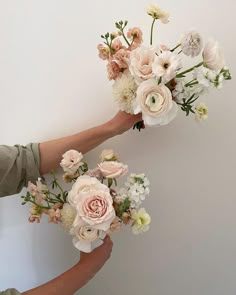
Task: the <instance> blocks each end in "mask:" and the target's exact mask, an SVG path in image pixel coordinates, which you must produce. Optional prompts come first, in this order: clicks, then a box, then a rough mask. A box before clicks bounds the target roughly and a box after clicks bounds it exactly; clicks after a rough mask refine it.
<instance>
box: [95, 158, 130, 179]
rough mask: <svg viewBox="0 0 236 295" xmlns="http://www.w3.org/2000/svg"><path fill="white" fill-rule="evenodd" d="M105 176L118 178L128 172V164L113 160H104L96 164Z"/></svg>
mask: <svg viewBox="0 0 236 295" xmlns="http://www.w3.org/2000/svg"><path fill="white" fill-rule="evenodd" d="M98 167H99V169H100V170H101V172H102V175H103V177H105V178H118V177H120V176H123V175H125V174H126V173H127V172H128V166H127V165H124V164H122V163H119V162H115V161H104V162H102V163H101V164H98Z"/></svg>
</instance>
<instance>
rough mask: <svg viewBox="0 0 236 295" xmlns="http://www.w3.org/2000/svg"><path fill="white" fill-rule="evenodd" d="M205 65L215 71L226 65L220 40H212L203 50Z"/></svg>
mask: <svg viewBox="0 0 236 295" xmlns="http://www.w3.org/2000/svg"><path fill="white" fill-rule="evenodd" d="M202 55H203V62H204V65H205V66H206V67H207V68H209V69H211V70H214V71H219V70H221V69H222V68H223V67H224V66H225V60H224V56H223V53H222V51H221V49H220V47H219V44H218V42H216V41H214V40H210V41H208V42H207V44H206V46H205V48H204V50H203V54H202Z"/></svg>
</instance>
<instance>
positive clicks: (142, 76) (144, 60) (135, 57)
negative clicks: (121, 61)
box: [129, 46, 155, 83]
mask: <svg viewBox="0 0 236 295" xmlns="http://www.w3.org/2000/svg"><path fill="white" fill-rule="evenodd" d="M154 59H155V51H154V50H153V49H152V48H146V47H143V46H141V47H138V48H136V49H135V50H133V51H131V53H130V65H129V70H130V72H131V74H132V75H133V76H134V78H135V80H136V81H138V82H140V83H141V82H142V81H144V80H148V79H150V78H152V77H154V73H153V70H152V64H153V62H154Z"/></svg>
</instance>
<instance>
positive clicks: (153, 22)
mask: <svg viewBox="0 0 236 295" xmlns="http://www.w3.org/2000/svg"><path fill="white" fill-rule="evenodd" d="M155 21H156V19H155V18H154V19H153V21H152V26H151V36H150V45H152V39H153V38H152V36H153V28H154V24H155Z"/></svg>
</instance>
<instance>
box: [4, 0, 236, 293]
mask: <svg viewBox="0 0 236 295" xmlns="http://www.w3.org/2000/svg"><path fill="white" fill-rule="evenodd" d="M147 4H149V1H145V0H139V1H135V0H129V1H125V0H120V1H114V0H99V1H74V0H71V1H66V0H40V1H36V0H20V1H19V0H0V99H1V107H0V143H1V144H15V143H19V144H26V143H28V142H37V141H44V140H49V139H53V138H58V137H61V136H65V135H70V134H72V133H76V132H79V131H81V130H83V129H86V128H89V127H91V126H94V125H97V124H100V123H103V122H105V121H106V120H108V119H110V118H111V117H112V116H113V115H114V114H115V112H116V105H115V103H114V102H113V100H112V97H111V83H109V82H108V81H107V78H106V72H105V63H103V62H102V61H101V60H99V58H98V56H97V49H96V46H97V44H98V43H99V42H100V35H101V34H103V33H105V32H107V31H114V26H113V23H114V22H115V21H117V20H120V19H128V20H129V21H130V26H140V27H141V28H142V29H143V31H144V33H145V36H146V40H145V42H146V44H148V38H149V28H150V22H151V19H150V17H149V16H148V15H146V12H145V8H146V6H147ZM158 4H159V5H160V6H161V7H162V8H163V9H166V10H168V11H169V12H170V14H171V21H170V23H169V24H168V25H163V24H161V23H159V24H158V26H157V27H156V34H155V41H156V42H161V43H165V44H168V45H170V46H171V47H172V46H173V45H175V44H176V42H177V41H178V39H179V37H180V35H181V34H182V32H184V31H185V30H187V29H189V28H192V27H194V28H196V29H197V30H198V31H199V32H201V33H202V35H203V36H204V39H205V40H207V38H208V37H214V38H215V39H217V40H218V41H219V42H220V43H221V45H222V47H223V49H224V53H225V56H226V60H227V63H228V65H229V66H230V68H231V72H232V74H233V78H234V77H235V76H236V74H235V73H236V71H235V70H236V68H235V61H236V58H235V52H236V46H235V11H236V2H235V1H234V0H225V1H214V0H205V1H204V0H199V1H187V0H179V1H170V0H166V1H164V0H160V1H159V2H158ZM234 84H235V81H234V79H233V80H232V81H231V82H228V83H226V85H225V87H224V89H223V90H221V91H216V90H215V91H214V90H213V91H212V92H211V93H210V94H209V95H208V96H206V97H204V98H202V101H205V102H207V103H208V105H209V120H208V121H207V122H205V123H203V124H198V123H196V122H195V121H194V119H193V118H190V117H189V118H186V117H185V115H184V114H183V113H179V116H178V117H177V119H176V120H175V121H174V122H172V123H171V124H170V125H168V126H165V127H161V128H151V129H146V130H145V131H142V132H141V134H139V133H138V132H135V131H132V130H131V131H129V132H127V133H126V134H124V135H122V136H119V137H116V138H113V139H112V140H109V141H107V142H106V143H105V144H104V145H103V146H100V147H98V148H97V149H96V150H94V151H92V152H90V153H88V154H87V160H88V161H89V162H90V163H93V164H94V163H96V159H97V155H98V153H100V151H101V150H102V148H103V147H107V148H108V147H112V148H114V149H115V150H116V151H117V152H118V153H119V154H120V156H121V158H122V160H123V162H126V163H127V164H129V167H130V171H134V172H146V174H147V175H148V177H149V178H150V181H151V195H150V197H149V199H148V200H146V202H145V207H146V209H147V210H148V211H149V212H150V213H151V215H152V226H151V229H150V231H149V232H148V233H147V234H145V235H143V236H140V237H136V236H133V235H132V234H130V232H129V231H128V230H124V231H123V232H121V233H119V234H118V235H117V236H116V237H115V238H114V241H115V245H114V251H113V255H112V258H111V259H110V260H109V262H108V263H107V264H106V266H105V267H104V268H103V270H102V271H101V272H100V273H99V274H98V275H97V276H96V277H95V279H93V280H92V281H91V282H90V283H89V284H88V285H87V286H86V287H84V288H83V289H82V290H81V291H80V292H79V294H81V295H92V294H99V295H111V294H112V295H118V294H136V295H141V294H144V293H145V294H147V295H156V294H158V295H173V294H175V295H199V294H201V295H222V294H227V295H234V294H235V290H236V280H235V274H236V254H235V252H236V213H235V212H236V194H235V169H236V157H235V150H236V137H235V124H236V115H235V109H236V99H235V88H234ZM20 202H21V200H20V198H19V196H12V197H8V198H3V199H1V200H0V289H1V290H3V289H6V288H8V287H15V288H17V289H19V290H21V291H24V290H27V289H29V288H32V287H34V286H37V285H39V284H41V283H43V282H46V281H48V280H50V279H52V278H54V277H55V276H56V275H58V274H60V273H62V272H63V271H65V270H66V269H67V268H69V267H70V266H72V265H73V264H74V263H75V262H76V261H77V260H78V258H79V253H78V252H77V251H76V250H75V249H74V248H73V246H72V244H71V240H70V237H69V236H67V235H66V234H65V233H64V232H63V231H62V230H61V229H60V227H59V226H56V225H48V224H47V221H46V220H45V221H44V222H43V223H42V224H40V225H34V224H28V221H27V217H28V209H27V208H26V207H23V206H21V205H20Z"/></svg>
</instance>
